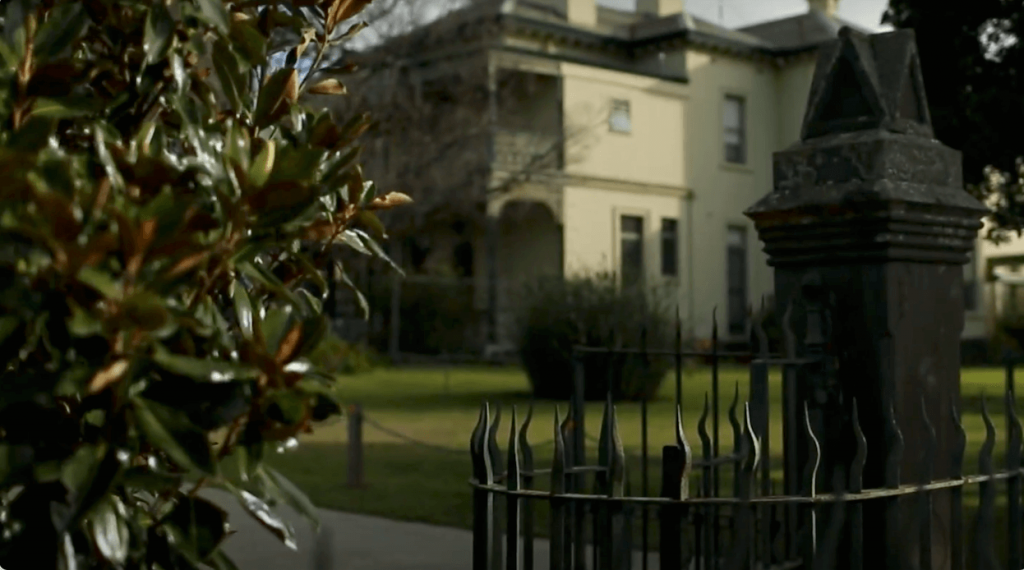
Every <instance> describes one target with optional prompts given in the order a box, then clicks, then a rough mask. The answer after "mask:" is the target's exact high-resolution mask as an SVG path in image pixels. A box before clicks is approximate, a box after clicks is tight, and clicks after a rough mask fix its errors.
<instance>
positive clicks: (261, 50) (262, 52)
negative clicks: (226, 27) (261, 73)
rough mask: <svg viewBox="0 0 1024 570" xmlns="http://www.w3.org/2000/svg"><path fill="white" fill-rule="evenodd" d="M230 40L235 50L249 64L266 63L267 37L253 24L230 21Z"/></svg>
mask: <svg viewBox="0 0 1024 570" xmlns="http://www.w3.org/2000/svg"><path fill="white" fill-rule="evenodd" d="M231 41H232V42H233V43H234V47H235V50H237V51H238V53H239V55H241V56H242V57H244V58H245V59H246V61H247V62H248V63H249V65H252V66H256V65H265V64H266V63H267V38H265V37H264V36H263V34H262V33H260V31H259V30H257V29H256V28H255V27H254V26H252V25H250V24H248V23H246V22H232V23H231Z"/></svg>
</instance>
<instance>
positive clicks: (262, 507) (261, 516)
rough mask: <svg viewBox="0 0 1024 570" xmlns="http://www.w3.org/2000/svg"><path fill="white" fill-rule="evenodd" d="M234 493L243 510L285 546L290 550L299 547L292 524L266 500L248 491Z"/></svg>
mask: <svg viewBox="0 0 1024 570" xmlns="http://www.w3.org/2000/svg"><path fill="white" fill-rule="evenodd" d="M236 495H237V496H238V502H239V503H241V504H242V507H243V508H245V511H246V512H247V513H249V514H250V515H251V516H252V517H253V518H254V519H256V520H257V521H258V522H259V523H260V524H261V525H263V526H264V527H265V528H266V529H267V530H269V531H270V532H272V533H274V535H276V536H277V538H279V539H280V540H281V542H283V543H284V545H285V546H287V547H288V548H290V549H292V550H298V549H299V548H298V544H297V543H296V542H295V529H293V528H292V525H290V524H288V523H287V522H285V521H284V520H283V519H281V517H280V516H278V514H277V513H275V512H274V511H273V510H272V509H271V508H270V507H269V506H268V505H267V503H266V502H264V501H263V500H262V499H260V498H259V497H257V496H256V495H253V494H252V493H250V492H248V491H242V490H239V491H237V493H236Z"/></svg>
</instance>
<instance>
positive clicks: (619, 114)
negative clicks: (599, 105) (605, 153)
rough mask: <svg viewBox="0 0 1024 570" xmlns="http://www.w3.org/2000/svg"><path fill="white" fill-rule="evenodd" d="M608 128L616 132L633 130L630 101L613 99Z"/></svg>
mask: <svg viewBox="0 0 1024 570" xmlns="http://www.w3.org/2000/svg"><path fill="white" fill-rule="evenodd" d="M608 129H609V130H610V131H612V132H615V133H629V132H632V131H633V124H632V122H631V121H630V116H629V101H624V100H622V99H615V100H613V101H612V109H611V112H610V113H609V114H608Z"/></svg>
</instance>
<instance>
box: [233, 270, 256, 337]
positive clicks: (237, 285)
mask: <svg viewBox="0 0 1024 570" xmlns="http://www.w3.org/2000/svg"><path fill="white" fill-rule="evenodd" d="M231 299H232V301H234V304H235V316H236V317H237V318H238V326H239V327H240V328H241V329H242V335H243V336H244V337H245V338H246V339H250V340H251V339H252V338H253V318H254V314H253V307H252V300H251V299H249V292H248V291H246V290H245V285H243V284H242V283H241V282H240V281H239V280H237V279H235V280H234V281H233V282H232V283H231Z"/></svg>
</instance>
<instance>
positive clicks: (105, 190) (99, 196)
mask: <svg viewBox="0 0 1024 570" xmlns="http://www.w3.org/2000/svg"><path fill="white" fill-rule="evenodd" d="M109 198H110V179H109V178H104V179H103V180H100V184H99V186H97V187H96V200H94V201H93V204H92V215H93V217H96V216H99V215H100V212H102V211H103V208H104V207H106V205H107V200H108V199H109Z"/></svg>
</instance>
